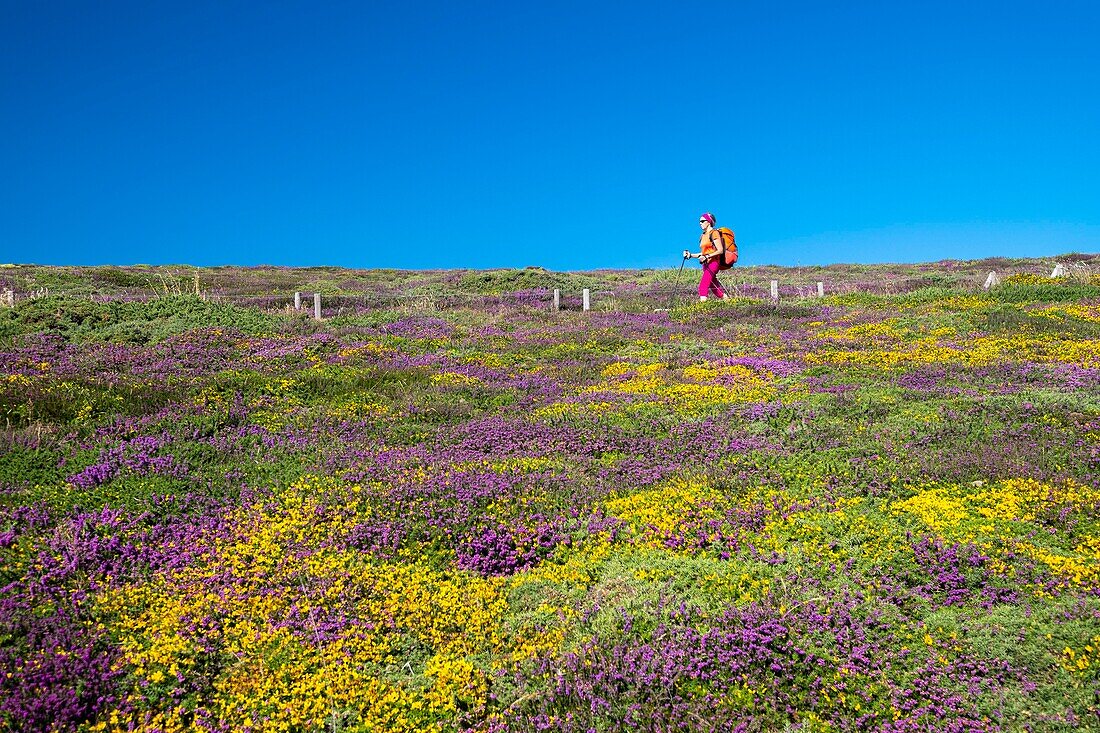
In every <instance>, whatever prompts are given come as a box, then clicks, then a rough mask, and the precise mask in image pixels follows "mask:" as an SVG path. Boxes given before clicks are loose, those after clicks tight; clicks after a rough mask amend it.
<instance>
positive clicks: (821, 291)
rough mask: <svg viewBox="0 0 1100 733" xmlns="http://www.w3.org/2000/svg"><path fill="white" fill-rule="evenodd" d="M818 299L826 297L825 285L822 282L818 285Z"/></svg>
mask: <svg viewBox="0 0 1100 733" xmlns="http://www.w3.org/2000/svg"><path fill="white" fill-rule="evenodd" d="M817 297H819V298H824V297H825V283H823V282H820V281H819V282H818V283H817Z"/></svg>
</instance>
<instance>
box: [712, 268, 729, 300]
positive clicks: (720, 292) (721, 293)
mask: <svg viewBox="0 0 1100 733" xmlns="http://www.w3.org/2000/svg"><path fill="white" fill-rule="evenodd" d="M715 269H717V268H715ZM710 286H711V288H713V289H714V294H715V295H717V296H718V297H719V298H722V299H723V300H725V298H726V291H725V289H724V288H723V287H722V283H720V282H718V273H717V272H716V273H714V278H713V279H712V280H711V281H710Z"/></svg>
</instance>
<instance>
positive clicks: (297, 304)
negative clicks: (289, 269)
mask: <svg viewBox="0 0 1100 733" xmlns="http://www.w3.org/2000/svg"><path fill="white" fill-rule="evenodd" d="M294 310H296V311H300V310H302V294H301V293H297V292H296V293H294Z"/></svg>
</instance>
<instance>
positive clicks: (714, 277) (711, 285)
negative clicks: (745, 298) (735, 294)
mask: <svg viewBox="0 0 1100 733" xmlns="http://www.w3.org/2000/svg"><path fill="white" fill-rule="evenodd" d="M704 269H705V270H706V271H707V274H708V275H710V281H709V282H708V283H707V289H708V292H709V291H710V290H713V291H714V294H715V295H717V296H718V297H719V298H724V297H726V294H725V292H724V291H723V290H722V285H721V284H720V283H719V282H718V260H717V259H713V260H711V261H710V262H708V263H707V264H706V265H705V266H704ZM701 287H702V285H700V288H701ZM699 295H707V293H704V292H701V291H700V293H699Z"/></svg>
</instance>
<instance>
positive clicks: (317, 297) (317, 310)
mask: <svg viewBox="0 0 1100 733" xmlns="http://www.w3.org/2000/svg"><path fill="white" fill-rule="evenodd" d="M313 317H314V319H316V320H318V321H319V320H321V294H320V293H314V294H313Z"/></svg>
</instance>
